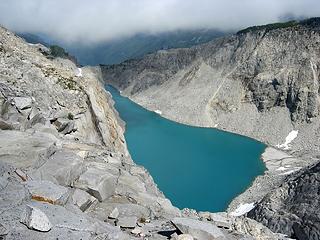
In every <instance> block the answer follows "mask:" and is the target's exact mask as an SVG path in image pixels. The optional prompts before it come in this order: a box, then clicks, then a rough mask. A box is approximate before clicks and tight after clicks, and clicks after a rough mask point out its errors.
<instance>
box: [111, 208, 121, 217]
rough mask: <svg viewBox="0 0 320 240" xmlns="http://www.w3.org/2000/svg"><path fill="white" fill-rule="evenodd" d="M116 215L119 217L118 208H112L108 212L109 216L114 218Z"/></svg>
mask: <svg viewBox="0 0 320 240" xmlns="http://www.w3.org/2000/svg"><path fill="white" fill-rule="evenodd" d="M118 217H119V210H118V208H114V209H113V210H112V212H111V213H110V214H109V218H111V219H116V218H118Z"/></svg>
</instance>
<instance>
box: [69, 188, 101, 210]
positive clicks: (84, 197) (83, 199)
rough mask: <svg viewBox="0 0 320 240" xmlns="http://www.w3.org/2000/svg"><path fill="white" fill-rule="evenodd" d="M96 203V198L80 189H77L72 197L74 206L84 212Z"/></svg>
mask: <svg viewBox="0 0 320 240" xmlns="http://www.w3.org/2000/svg"><path fill="white" fill-rule="evenodd" d="M95 201H96V198H95V197H93V196H91V195H90V194H89V193H87V192H85V191H82V190H80V189H76V190H75V191H74V193H73V195H72V202H73V204H75V205H77V206H78V207H79V208H80V209H81V210H82V211H85V210H86V209H88V208H89V207H90V206H91V205H92V204H93V203H94V202H95Z"/></svg>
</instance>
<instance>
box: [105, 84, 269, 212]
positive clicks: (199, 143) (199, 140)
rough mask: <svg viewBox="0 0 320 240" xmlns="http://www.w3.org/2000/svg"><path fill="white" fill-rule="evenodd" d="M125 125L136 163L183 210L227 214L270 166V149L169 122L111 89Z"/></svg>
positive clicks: (243, 138)
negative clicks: (232, 203) (267, 157)
mask: <svg viewBox="0 0 320 240" xmlns="http://www.w3.org/2000/svg"><path fill="white" fill-rule="evenodd" d="M106 88H107V90H108V91H109V92H110V93H111V94H112V96H113V99H114V101H115V108H116V109H117V111H118V112H119V114H120V117H121V118H122V119H123V120H124V121H125V122H126V131H125V138H126V141H127V144H128V149H129V152H130V154H131V156H132V159H133V160H134V162H135V163H137V164H140V165H142V166H144V167H145V168H146V169H148V171H149V172H150V173H151V175H152V177H153V178H154V180H155V182H156V183H157V185H158V187H159V189H160V190H161V191H162V192H164V194H165V195H166V197H168V198H169V199H170V200H171V202H172V203H173V204H174V205H175V206H177V207H179V208H185V207H187V208H193V209H196V210H199V211H200V210H202V211H204V210H206V211H211V212H217V211H223V210H225V209H226V208H227V206H228V204H229V203H230V201H231V200H232V199H233V198H235V197H236V196H237V195H238V194H240V193H241V192H243V191H244V190H245V189H246V188H247V187H248V186H249V185H250V184H251V183H252V182H253V180H254V179H255V177H257V176H258V175H260V174H263V172H264V170H265V166H264V164H263V162H262V161H261V160H260V156H261V154H262V152H263V151H264V149H265V145H264V144H262V143H260V142H257V141H255V140H253V139H250V138H247V137H244V136H240V135H236V134H232V133H228V132H224V131H221V130H217V129H213V128H199V127H191V126H187V125H184V124H179V123H176V122H173V121H170V120H167V119H165V118H163V117H161V116H159V115H158V114H156V113H154V112H151V111H148V110H146V109H144V108H143V107H141V106H139V105H138V104H136V103H134V102H132V101H131V100H129V99H128V98H126V97H123V96H121V95H120V94H119V92H118V91H117V90H116V89H114V88H113V87H111V86H107V87H106Z"/></svg>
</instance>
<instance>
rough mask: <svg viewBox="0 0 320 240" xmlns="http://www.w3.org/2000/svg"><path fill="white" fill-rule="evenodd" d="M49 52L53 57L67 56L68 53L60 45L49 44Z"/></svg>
mask: <svg viewBox="0 0 320 240" xmlns="http://www.w3.org/2000/svg"><path fill="white" fill-rule="evenodd" d="M50 53H51V55H52V56H53V57H60V58H68V56H69V54H68V53H67V52H66V51H65V50H64V49H63V48H62V47H60V46H58V45H52V46H50Z"/></svg>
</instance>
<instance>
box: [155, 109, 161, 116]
mask: <svg viewBox="0 0 320 240" xmlns="http://www.w3.org/2000/svg"><path fill="white" fill-rule="evenodd" d="M154 112H155V113H157V114H159V115H162V112H161V111H160V110H155V111H154Z"/></svg>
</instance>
